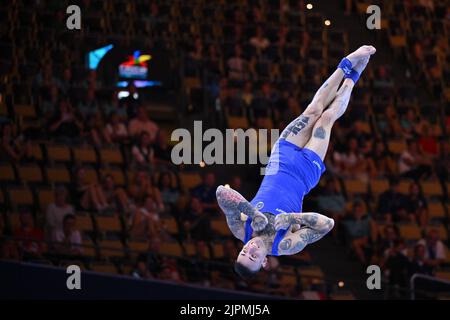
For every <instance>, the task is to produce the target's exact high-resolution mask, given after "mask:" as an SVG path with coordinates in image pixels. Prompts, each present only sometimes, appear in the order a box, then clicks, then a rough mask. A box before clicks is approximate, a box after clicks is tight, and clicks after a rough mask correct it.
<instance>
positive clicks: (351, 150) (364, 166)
mask: <svg viewBox="0 0 450 320" xmlns="http://www.w3.org/2000/svg"><path fill="white" fill-rule="evenodd" d="M341 163H342V164H343V166H344V172H345V175H346V176H348V177H358V178H360V179H362V180H364V181H367V179H368V173H369V172H370V169H369V165H368V163H369V162H368V161H367V160H366V159H365V157H364V156H363V154H362V152H361V150H360V149H359V146H358V140H356V138H350V140H349V142H348V149H347V151H346V152H345V153H344V154H343V155H342V158H341Z"/></svg>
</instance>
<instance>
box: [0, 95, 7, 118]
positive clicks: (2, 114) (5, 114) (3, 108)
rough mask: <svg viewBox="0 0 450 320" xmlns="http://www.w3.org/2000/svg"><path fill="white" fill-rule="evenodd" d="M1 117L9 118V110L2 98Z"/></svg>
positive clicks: (0, 102) (0, 99)
mask: <svg viewBox="0 0 450 320" xmlns="http://www.w3.org/2000/svg"><path fill="white" fill-rule="evenodd" d="M0 115H1V116H5V117H7V116H8V108H7V106H6V103H5V102H4V100H3V99H2V97H0Z"/></svg>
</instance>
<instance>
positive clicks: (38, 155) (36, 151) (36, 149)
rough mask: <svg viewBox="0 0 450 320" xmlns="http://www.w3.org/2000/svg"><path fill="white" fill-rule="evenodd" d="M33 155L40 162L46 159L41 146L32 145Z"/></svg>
mask: <svg viewBox="0 0 450 320" xmlns="http://www.w3.org/2000/svg"><path fill="white" fill-rule="evenodd" d="M31 155H32V156H33V157H34V158H35V159H36V160H38V161H42V160H43V159H44V156H43V155H42V149H41V146H40V145H39V144H34V143H33V144H32V145H31Z"/></svg>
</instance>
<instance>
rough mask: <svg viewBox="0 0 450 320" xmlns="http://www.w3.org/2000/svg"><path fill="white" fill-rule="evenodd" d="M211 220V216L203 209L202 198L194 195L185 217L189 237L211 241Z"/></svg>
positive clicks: (185, 228)
mask: <svg viewBox="0 0 450 320" xmlns="http://www.w3.org/2000/svg"><path fill="white" fill-rule="evenodd" d="M210 220H211V218H210V216H209V215H208V214H207V213H205V211H204V210H203V207H202V204H201V202H200V199H198V198H195V197H192V198H191V203H190V205H189V208H188V210H187V211H186V212H185V214H184V217H183V221H184V224H183V226H184V232H185V234H186V236H187V238H188V239H189V240H191V239H192V240H195V241H209V240H210V239H211V238H212V230H211V225H210Z"/></svg>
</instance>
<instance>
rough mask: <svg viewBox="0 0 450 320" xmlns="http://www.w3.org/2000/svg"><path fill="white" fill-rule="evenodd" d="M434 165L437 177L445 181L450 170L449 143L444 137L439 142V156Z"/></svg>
mask: <svg viewBox="0 0 450 320" xmlns="http://www.w3.org/2000/svg"><path fill="white" fill-rule="evenodd" d="M434 166H435V171H436V174H437V176H438V177H439V179H440V180H441V181H444V182H447V181H448V179H449V176H448V173H449V172H450V143H449V141H448V140H447V139H445V138H442V140H441V143H440V144H439V156H438V157H437V158H436V159H435V163H434ZM448 192H450V190H448Z"/></svg>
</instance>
